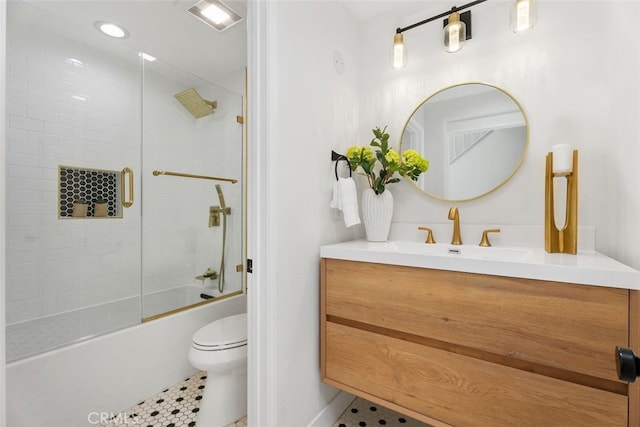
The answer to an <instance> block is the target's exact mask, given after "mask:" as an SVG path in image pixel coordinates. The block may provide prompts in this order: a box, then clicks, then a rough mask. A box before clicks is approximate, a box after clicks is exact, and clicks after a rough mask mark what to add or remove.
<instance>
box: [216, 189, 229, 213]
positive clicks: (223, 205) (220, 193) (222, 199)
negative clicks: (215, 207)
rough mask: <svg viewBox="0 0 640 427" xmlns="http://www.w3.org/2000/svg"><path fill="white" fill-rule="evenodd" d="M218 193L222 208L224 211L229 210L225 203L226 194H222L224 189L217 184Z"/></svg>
mask: <svg viewBox="0 0 640 427" xmlns="http://www.w3.org/2000/svg"><path fill="white" fill-rule="evenodd" d="M216 191H217V192H218V199H219V200H220V207H221V208H222V209H226V208H227V204H226V203H225V202H224V194H222V187H220V184H216Z"/></svg>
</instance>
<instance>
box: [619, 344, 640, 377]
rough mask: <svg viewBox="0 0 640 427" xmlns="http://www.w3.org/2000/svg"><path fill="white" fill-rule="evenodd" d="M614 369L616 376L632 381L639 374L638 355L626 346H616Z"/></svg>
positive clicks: (639, 361) (639, 363) (639, 359)
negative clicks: (616, 372)
mask: <svg viewBox="0 0 640 427" xmlns="http://www.w3.org/2000/svg"><path fill="white" fill-rule="evenodd" d="M616 370H617V371H618V378H620V379H621V380H622V381H626V382H630V383H633V382H635V381H636V379H637V378H638V377H639V376H640V357H638V356H636V355H635V353H634V352H633V350H631V349H630V348H626V347H616Z"/></svg>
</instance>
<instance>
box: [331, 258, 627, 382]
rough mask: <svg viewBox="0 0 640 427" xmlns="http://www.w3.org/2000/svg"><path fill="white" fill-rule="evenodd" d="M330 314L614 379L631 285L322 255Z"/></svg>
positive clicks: (622, 339) (525, 360) (624, 332)
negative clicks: (607, 285)
mask: <svg viewBox="0 0 640 427" xmlns="http://www.w3.org/2000/svg"><path fill="white" fill-rule="evenodd" d="M324 275H325V279H324V281H325V295H324V298H325V304H326V307H325V308H326V314H327V315H328V316H336V317H340V318H344V319H351V320H355V321H357V322H362V323H366V324H370V325H375V326H379V327H382V328H387V329H391V330H395V331H401V332H404V333H408V334H413V335H417V336H420V337H426V338H428V339H432V340H437V341H439V342H442V343H453V344H456V345H461V346H466V347H468V348H471V349H475V350H480V351H485V352H490V353H493V354H497V355H500V356H503V357H508V358H512V359H517V360H519V361H523V362H526V363H528V362H531V363H534V364H540V365H544V366H551V367H553V368H557V369H561V370H570V371H572V372H577V373H581V374H586V375H589V376H593V377H599V378H603V379H607V380H613V381H618V380H617V375H616V368H615V359H614V349H615V347H616V345H622V346H626V345H628V339H629V338H628V335H629V332H628V330H629V329H628V316H629V307H628V306H629V291H628V290H626V289H616V288H605V287H598V286H583V285H572V284H566V283H557V282H546V281H539V280H528V279H518V278H509V277H501V276H488V275H480V274H471V273H460V272H450V271H442V270H429V269H421V268H413V267H402V266H393V265H382V264H372V263H363V262H354V261H342V260H335V259H326V260H325V271H324Z"/></svg>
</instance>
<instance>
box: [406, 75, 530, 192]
mask: <svg viewBox="0 0 640 427" xmlns="http://www.w3.org/2000/svg"><path fill="white" fill-rule="evenodd" d="M468 85H483V86H487V87H489V88H492V89H495V90H498V91H500V92H502V93H503V94H505V95H507V96H508V97H509V98H510V99H511V100H512V101H513V102H514V104H515V105H516V106H517V107H518V109H519V110H520V113H521V114H522V118H523V120H524V125H525V143H524V147H523V150H522V155H521V156H520V160H519V161H518V163H517V164H516V165H515V167H514V168H513V170H512V171H511V173H509V174H508V176H506V178H505V179H504V180H502V181H501V182H500V183H499V184H497V185H496V186H494V187H492V188H490V189H489V190H487V191H485V192H483V193H481V194H479V195H476V196H473V197H468V198H460V199H449V198H446V197H444V196H439V195H435V194H431V193H429V192H428V191H426V190H425V189H423V188H422V187H420V186H419V185H418V183H417V182H415V181H412V180H410V179H408V181H410V182H411V184H412V185H414V186H415V187H416V188H417V189H418V190H419V191H421V192H422V193H424V194H425V195H427V196H429V197H432V198H434V199H437V200H442V201H448V202H464V201H469V200H475V199H479V198H481V197H484V196H486V195H487V194H489V193H492V192H494V191H496V190H497V189H498V188H500V187H502V186H503V185H504V184H505V183H506V182H507V181H509V180H510V179H511V178H512V177H513V175H515V173H516V172H517V171H518V170H519V169H520V167H521V166H522V163H523V162H524V159H525V157H526V155H527V151H528V149H529V120H528V119H527V115H526V114H525V112H524V109H523V108H522V105H521V104H520V102H518V100H517V99H516V98H515V97H514V96H513V95H512V94H511V93H509V92H507V91H506V90H504V89H502V88H500V87H498V86H495V85H492V84H489V83H484V82H466V83H458V84H455V85H451V86H448V87H445V88H443V89H440V90H438V91H437V92H435V93H433V94H431V95H429V96H428V97H427V98H426V99H425V100H424V101H422V102H421V103H420V104H418V106H417V107H416V108H414V109H413V111H412V112H411V114H410V115H409V118H408V119H407V120H406V122H405V124H404V126H403V128H402V132H401V134H400V140H399V142H398V152H400V153H402V151H403V148H402V141H403V139H404V136H405V132H406V131H407V126H408V125H409V122H410V121H411V119H412V118H413V117H414V115H415V114H416V112H417V111H418V110H419V109H420V108H421V107H423V106H424V105H425V104H426V103H427V102H429V100H432V99H433V98H434V97H436V96H437V95H439V94H441V93H443V92H445V91H447V90H450V89H453V88H457V87H462V86H468ZM421 154H423V155H424V153H421ZM428 160H429V162H432V161H434V160H433V159H428ZM427 173H428V171H427Z"/></svg>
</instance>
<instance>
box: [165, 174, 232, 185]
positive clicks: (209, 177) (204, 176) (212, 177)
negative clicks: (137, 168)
mask: <svg viewBox="0 0 640 427" xmlns="http://www.w3.org/2000/svg"><path fill="white" fill-rule="evenodd" d="M158 175H171V176H181V177H183V178H197V179H211V180H213V181H226V182H230V183H232V184H235V183H236V182H238V180H237V179H233V178H219V177H217V176H207V175H194V174H190V173H182V172H169V171H153V176H158Z"/></svg>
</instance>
